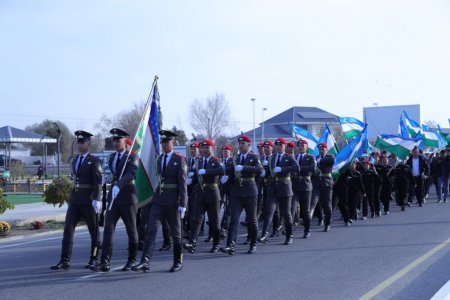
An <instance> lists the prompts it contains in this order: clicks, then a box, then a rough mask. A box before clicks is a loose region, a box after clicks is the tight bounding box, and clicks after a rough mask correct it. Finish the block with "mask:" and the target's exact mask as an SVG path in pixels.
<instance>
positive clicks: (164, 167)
mask: <svg viewBox="0 0 450 300" xmlns="http://www.w3.org/2000/svg"><path fill="white" fill-rule="evenodd" d="M166 164H167V154H164V161H163V169H162V172H163V173H164V172H165V171H166Z"/></svg>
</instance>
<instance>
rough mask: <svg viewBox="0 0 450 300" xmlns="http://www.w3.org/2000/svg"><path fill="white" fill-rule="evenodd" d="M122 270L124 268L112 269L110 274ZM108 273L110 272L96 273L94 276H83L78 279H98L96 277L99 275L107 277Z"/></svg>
mask: <svg viewBox="0 0 450 300" xmlns="http://www.w3.org/2000/svg"><path fill="white" fill-rule="evenodd" d="M121 269H122V267H116V268H113V269H111V270H110V272H114V271H117V270H121ZM108 273H109V272H95V273H94V274H91V275H84V276H81V277H79V278H78V280H83V279H89V278H92V277H96V276H99V275H100V276H101V275H105V274H108Z"/></svg>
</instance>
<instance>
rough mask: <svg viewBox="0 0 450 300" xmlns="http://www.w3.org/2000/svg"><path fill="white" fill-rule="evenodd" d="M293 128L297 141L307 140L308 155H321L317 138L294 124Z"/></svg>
mask: <svg viewBox="0 0 450 300" xmlns="http://www.w3.org/2000/svg"><path fill="white" fill-rule="evenodd" d="M290 125H291V128H292V132H293V134H294V136H295V138H296V139H302V140H306V141H307V142H308V151H307V152H308V153H309V154H313V155H314V156H317V155H319V150H318V149H317V144H318V142H317V140H316V138H315V137H314V136H313V135H312V134H311V133H309V132H308V131H306V130H305V129H303V128H301V127H298V126H295V125H294V124H290Z"/></svg>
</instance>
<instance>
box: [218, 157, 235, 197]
mask: <svg viewBox="0 0 450 300" xmlns="http://www.w3.org/2000/svg"><path fill="white" fill-rule="evenodd" d="M231 160H232V157H227V158H222V167H223V172H224V175H226V167H227V164H228V162H230V161H231ZM220 189H221V193H222V194H224V193H226V194H228V193H230V192H231V184H230V180H228V181H227V182H225V184H222V183H220Z"/></svg>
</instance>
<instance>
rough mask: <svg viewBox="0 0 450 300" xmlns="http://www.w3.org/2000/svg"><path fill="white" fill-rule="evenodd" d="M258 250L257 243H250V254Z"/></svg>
mask: <svg viewBox="0 0 450 300" xmlns="http://www.w3.org/2000/svg"><path fill="white" fill-rule="evenodd" d="M255 252H256V244H253V243H252V244H250V248H248V252H247V253H248V254H252V253H255Z"/></svg>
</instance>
